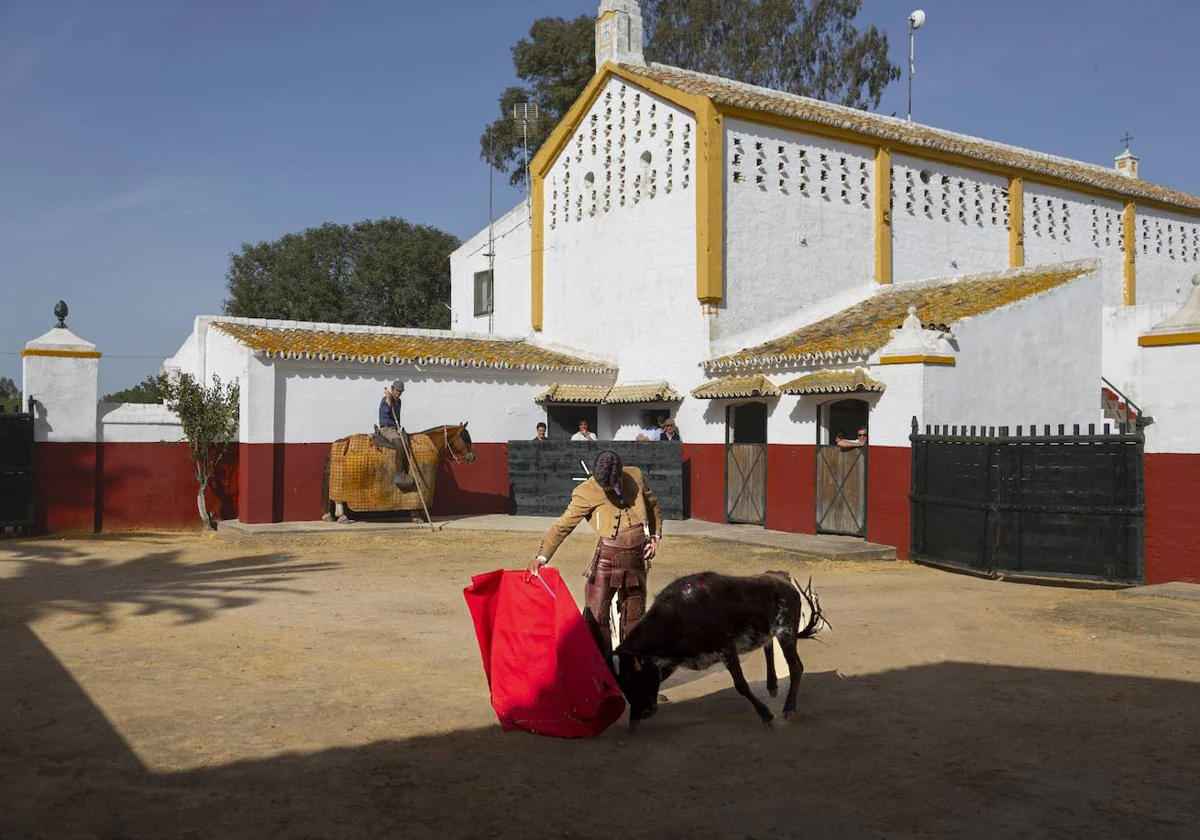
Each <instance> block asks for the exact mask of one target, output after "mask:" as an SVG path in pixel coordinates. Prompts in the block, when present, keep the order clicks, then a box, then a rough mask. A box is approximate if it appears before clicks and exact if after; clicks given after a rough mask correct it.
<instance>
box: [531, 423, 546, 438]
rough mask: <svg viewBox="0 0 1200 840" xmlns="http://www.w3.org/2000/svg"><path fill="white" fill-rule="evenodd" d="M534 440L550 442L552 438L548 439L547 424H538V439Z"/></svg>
mask: <svg viewBox="0 0 1200 840" xmlns="http://www.w3.org/2000/svg"><path fill="white" fill-rule="evenodd" d="M534 440H550V438H548V437H546V424H545V423H538V424H537V437H535V438H534Z"/></svg>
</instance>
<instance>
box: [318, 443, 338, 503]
mask: <svg viewBox="0 0 1200 840" xmlns="http://www.w3.org/2000/svg"><path fill="white" fill-rule="evenodd" d="M334 446H336V444H331V445H330V447H329V451H328V452H327V453H325V469H324V470H322V472H321V511H322V515H332V513H333V500H332V499H330V498H329V468H330V466H331V465H332V464H333V447H334Z"/></svg>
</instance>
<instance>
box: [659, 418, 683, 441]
mask: <svg viewBox="0 0 1200 840" xmlns="http://www.w3.org/2000/svg"><path fill="white" fill-rule="evenodd" d="M658 439H659V440H683V438H681V437H680V436H679V430H678V429H677V428H675V421H674V420H672V419H671V418H670V417H668V418H667V419H666V420H664V421H663V424H662V434H661V435H659V437H658Z"/></svg>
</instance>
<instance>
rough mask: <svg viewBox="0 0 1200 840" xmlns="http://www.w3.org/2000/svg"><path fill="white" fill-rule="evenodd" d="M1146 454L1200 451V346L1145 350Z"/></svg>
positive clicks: (1143, 374) (1143, 398)
mask: <svg viewBox="0 0 1200 840" xmlns="http://www.w3.org/2000/svg"><path fill="white" fill-rule="evenodd" d="M1139 349H1140V350H1141V357H1142V358H1141V367H1142V376H1143V394H1142V403H1141V406H1142V409H1143V410H1144V411H1145V412H1146V414H1148V415H1149V416H1151V417H1153V418H1154V422H1153V423H1151V424H1150V425H1149V426H1147V427H1146V451H1147V452H1200V423H1198V422H1196V420H1197V417H1198V416H1200V376H1198V375H1197V371H1200V344H1183V345H1178V346H1171V347H1142V348H1139Z"/></svg>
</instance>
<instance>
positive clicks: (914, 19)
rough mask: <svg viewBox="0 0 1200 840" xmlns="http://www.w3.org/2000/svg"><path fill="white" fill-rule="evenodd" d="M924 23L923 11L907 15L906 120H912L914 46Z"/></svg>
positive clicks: (914, 65)
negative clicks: (918, 31) (917, 34)
mask: <svg viewBox="0 0 1200 840" xmlns="http://www.w3.org/2000/svg"><path fill="white" fill-rule="evenodd" d="M924 25H925V12H923V11H922V10H920V9H917V10H916V11H915V12H913V13H912V14H911V15H909V16H908V121H909V122H912V80H913V73H915V72H916V62H915V61H914V55H913V53H914V47H915V46H916V40H917V39H916V33H917V30H918V29H920V28H921V27H922V26H924Z"/></svg>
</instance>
